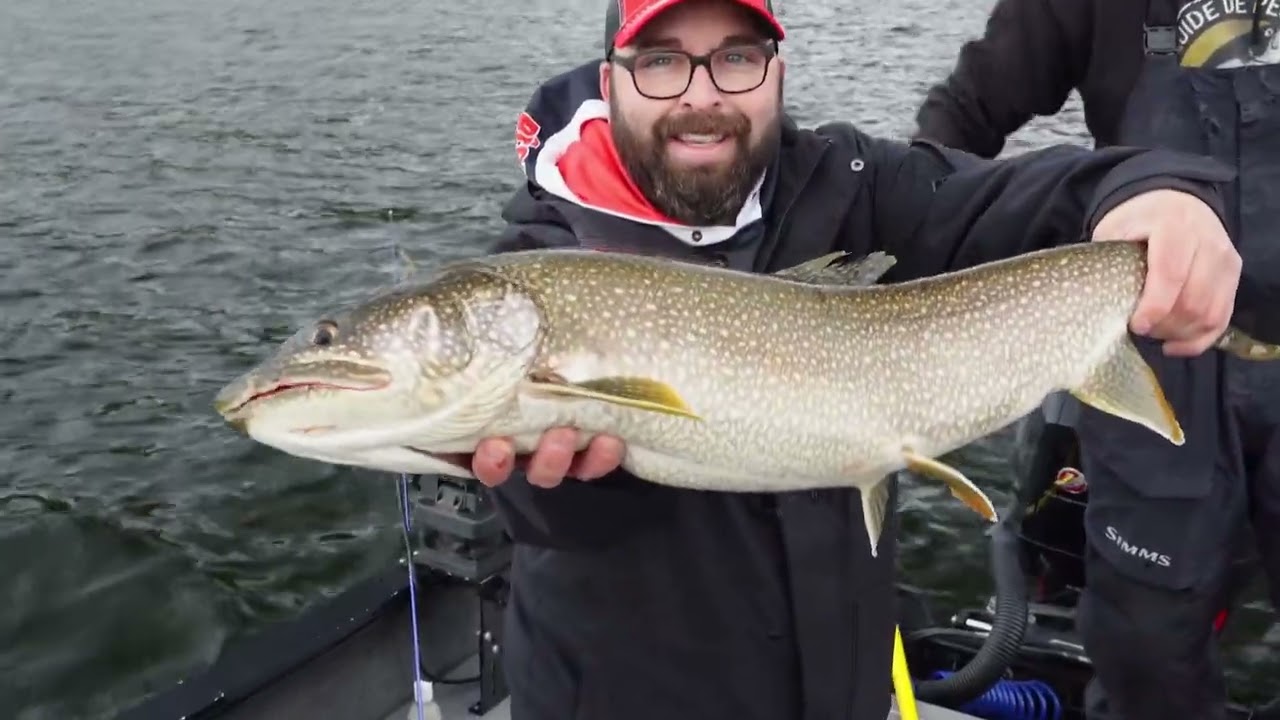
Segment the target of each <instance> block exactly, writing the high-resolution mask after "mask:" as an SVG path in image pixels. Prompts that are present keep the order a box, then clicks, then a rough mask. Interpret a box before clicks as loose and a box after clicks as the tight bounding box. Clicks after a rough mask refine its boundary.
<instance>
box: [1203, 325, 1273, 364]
mask: <svg viewBox="0 0 1280 720" xmlns="http://www.w3.org/2000/svg"><path fill="white" fill-rule="evenodd" d="M1214 347H1216V348H1217V349H1219V350H1221V351H1223V352H1226V353H1230V354H1232V355H1235V356H1236V357H1238V358H1243V359H1245V360H1258V361H1268V360H1280V345H1271V344H1269V343H1264V342H1262V341H1261V340H1255V339H1253V338H1252V337H1249V335H1248V334H1247V333H1245V332H1244V331H1243V330H1241V329H1240V328H1236V327H1228V328H1227V331H1226V332H1225V333H1223V334H1222V337H1220V338H1218V342H1217V343H1216V344H1215V345H1214Z"/></svg>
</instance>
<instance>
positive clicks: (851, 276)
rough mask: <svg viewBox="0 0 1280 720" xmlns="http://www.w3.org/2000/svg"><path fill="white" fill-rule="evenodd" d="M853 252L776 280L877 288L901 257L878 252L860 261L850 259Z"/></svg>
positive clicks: (777, 274)
mask: <svg viewBox="0 0 1280 720" xmlns="http://www.w3.org/2000/svg"><path fill="white" fill-rule="evenodd" d="M850 255H851V253H847V252H843V251H839V252H833V253H828V254H826V255H823V256H822V257H817V258H814V259H813V260H809V261H806V262H802V263H800V264H799V265H796V266H794V267H789V268H786V269H783V270H779V271H777V272H775V273H774V276H775V277H780V278H786V279H787V280H794V281H796V282H802V283H809V284H811V285H850V286H860V285H874V284H875V283H876V281H877V280H879V279H880V278H881V276H883V275H884V274H885V273H886V272H888V271H889V268H891V267H893V266H894V264H895V263H896V262H897V258H895V257H894V256H892V255H889V254H888V253H884V252H881V251H879V250H877V251H876V252H873V253H870V254H867V255H864V256H862V257H860V258H858V259H856V260H846V258H848V257H849V256H850Z"/></svg>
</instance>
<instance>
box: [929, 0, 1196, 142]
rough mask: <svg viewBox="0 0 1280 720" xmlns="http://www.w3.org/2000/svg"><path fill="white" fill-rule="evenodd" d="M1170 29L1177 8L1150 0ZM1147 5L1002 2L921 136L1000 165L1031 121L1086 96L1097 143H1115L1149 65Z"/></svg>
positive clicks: (940, 93) (944, 85)
mask: <svg viewBox="0 0 1280 720" xmlns="http://www.w3.org/2000/svg"><path fill="white" fill-rule="evenodd" d="M1152 1H1153V2H1155V3H1157V4H1158V9H1159V11H1160V12H1161V13H1163V15H1162V19H1163V18H1164V17H1168V18H1169V22H1172V18H1173V17H1174V13H1175V12H1176V11H1175V8H1174V7H1173V5H1174V3H1173V2H1172V0H1152ZM1146 15H1147V0H998V2H997V3H996V5H995V7H994V8H993V9H992V11H991V15H990V17H989V18H988V19H987V27H986V32H985V34H984V35H983V36H982V37H981V38H978V39H975V40H971V41H969V42H967V43H965V44H964V46H963V47H962V48H961V50H960V56H959V58H958V59H957V61H956V65H955V68H954V69H953V70H952V72H951V73H950V75H949V76H948V77H947V78H946V79H945V80H944V81H943V82H941V83H939V84H937V85H935V86H933V87H932V88H930V90H929V92H928V94H927V95H926V97H925V101H924V103H923V105H922V106H921V107H920V110H919V112H918V113H917V114H916V126H917V128H916V134H917V135H918V136H922V137H927V138H930V139H932V140H936V141H938V142H940V143H942V144H943V145H947V146H948V147H955V148H960V149H962V150H967V151H969V152H972V153H975V154H977V155H981V156H983V157H988V158H990V157H995V156H997V155H999V154H1000V151H1001V149H1003V148H1004V143H1005V140H1006V138H1007V137H1008V136H1009V135H1011V134H1013V133H1014V132H1015V131H1017V130H1018V128H1020V127H1022V126H1023V125H1025V124H1026V123H1027V122H1028V121H1029V120H1031V119H1032V118H1033V117H1035V116H1037V115H1039V116H1049V115H1054V114H1056V113H1057V112H1058V111H1059V110H1061V109H1062V106H1063V104H1064V103H1066V101H1067V97H1068V96H1069V95H1070V93H1071V91H1072V90H1077V91H1078V92H1079V93H1080V99H1081V100H1082V101H1083V105H1084V118H1085V124H1086V126H1088V129H1089V133H1090V134H1091V135H1093V137H1094V139H1095V140H1096V141H1097V143H1098V144H1099V145H1114V144H1116V134H1117V132H1118V129H1119V126H1120V118H1121V116H1122V114H1123V113H1124V109H1125V104H1126V102H1127V100H1128V98H1129V92H1130V91H1131V90H1132V89H1133V85H1134V83H1135V82H1136V81H1137V78H1138V72H1139V71H1140V70H1141V67H1142V60H1143V30H1142V28H1143V21H1144V19H1145V18H1146Z"/></svg>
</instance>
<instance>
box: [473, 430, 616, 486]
mask: <svg viewBox="0 0 1280 720" xmlns="http://www.w3.org/2000/svg"><path fill="white" fill-rule="evenodd" d="M577 447H578V431H577V430H575V429H573V428H552V429H550V430H548V431H546V432H545V433H543V434H542V439H541V440H539V441H538V448H537V449H536V450H534V451H533V454H532V455H529V456H528V457H527V458H517V457H516V453H515V446H514V445H512V443H511V441H510V440H508V439H506V438H487V439H485V440H482V441H481V442H480V444H479V445H477V446H476V452H475V455H474V456H472V458H471V472H473V473H475V476H476V479H478V480H479V481H480V482H482V483H484V484H485V485H488V486H489V487H494V486H497V485H501V484H502V483H504V482H506V481H507V478H508V477H510V476H511V471H512V470H514V469H515V468H516V463H517V462H520V464H521V465H523V466H524V468H525V474H526V476H527V477H528V478H529V483H530V484H532V485H537V486H538V487H544V488H552V487H555V486H557V485H559V484H560V482H561V481H562V480H564V479H565V478H566V477H574V478H578V479H579V480H595V479H596V478H599V477H602V476H604V475H608V474H609V473H611V472H613V471H614V470H616V469H617V468H618V466H619V465H621V464H622V456H623V453H624V450H625V447H624V446H623V444H622V441H621V440H619V439H618V438H616V437H613V436H610V435H598V436H596V437H594V438H592V439H591V444H590V445H588V446H587V449H586V450H583V451H582V452H575V449H576V448H577Z"/></svg>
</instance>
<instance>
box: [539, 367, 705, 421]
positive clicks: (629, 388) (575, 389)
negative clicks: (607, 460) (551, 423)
mask: <svg viewBox="0 0 1280 720" xmlns="http://www.w3.org/2000/svg"><path fill="white" fill-rule="evenodd" d="M529 386H530V387H531V388H532V389H533V390H535V391H538V392H541V393H546V394H550V395H558V396H561V397H571V398H583V399H587V400H599V401H601V402H607V403H612V404H614V405H620V406H622V407H629V408H636V409H637V410H649V411H652V412H659V413H666V414H668V415H676V416H678V417H685V418H689V419H690V420H702V417H701V416H700V415H698V414H697V413H695V412H694V411H693V409H692V408H690V407H689V405H688V403H686V402H685V400H684V398H683V397H681V396H680V393H679V392H677V391H676V389H675V388H673V387H671V386H670V385H668V384H666V383H664V382H660V381H658V380H651V379H649V378H642V377H606V378H596V379H594V380H583V381H580V382H569V381H568V380H565V379H564V378H561V377H558V376H546V377H536V378H530V379H529Z"/></svg>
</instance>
